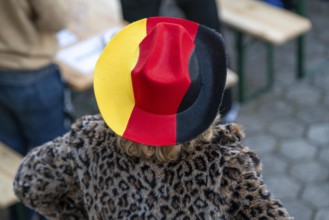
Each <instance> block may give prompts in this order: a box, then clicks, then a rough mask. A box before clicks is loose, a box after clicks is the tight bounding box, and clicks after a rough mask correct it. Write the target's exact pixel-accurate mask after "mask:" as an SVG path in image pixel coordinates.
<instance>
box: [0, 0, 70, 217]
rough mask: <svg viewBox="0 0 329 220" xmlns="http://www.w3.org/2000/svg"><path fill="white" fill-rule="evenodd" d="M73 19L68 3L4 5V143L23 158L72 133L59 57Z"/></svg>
mask: <svg viewBox="0 0 329 220" xmlns="http://www.w3.org/2000/svg"><path fill="white" fill-rule="evenodd" d="M70 18H71V15H70V12H69V8H68V4H67V2H66V1H64V0H56V1H53V0H9V1H8V0H0V27H1V28H0V141H1V142H3V143H5V144H6V145H8V146H9V147H10V148H12V149H13V150H15V151H16V152H18V153H20V154H21V155H26V153H27V152H28V151H29V150H30V149H31V148H33V147H35V146H37V145H41V144H43V143H45V142H47V141H49V140H51V139H53V138H55V137H57V136H59V135H62V134H63V133H65V132H66V131H67V130H68V128H69V126H67V125H65V123H66V122H67V121H66V117H65V116H66V114H65V109H64V96H65V95H64V91H65V84H64V82H63V80H62V78H61V74H60V72H59V69H58V66H57V65H56V64H54V55H55V53H56V51H57V48H58V45H57V39H56V32H58V31H59V30H61V29H62V28H65V27H66V26H67V24H68V22H69V20H70ZM10 210H11V219H12V220H17V219H18V217H17V215H16V214H17V213H16V211H17V210H15V209H14V208H11V209H10ZM32 214H33V213H30V215H32ZM24 215H25V216H28V215H29V214H27V213H25V214H24ZM30 218H31V217H26V219H30Z"/></svg>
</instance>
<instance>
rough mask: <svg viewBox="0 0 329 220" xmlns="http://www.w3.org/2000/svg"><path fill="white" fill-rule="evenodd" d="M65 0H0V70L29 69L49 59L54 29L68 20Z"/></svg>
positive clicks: (54, 45) (57, 29)
mask: <svg viewBox="0 0 329 220" xmlns="http://www.w3.org/2000/svg"><path fill="white" fill-rule="evenodd" d="M68 8H69V7H68V6H67V3H66V1H65V0H0V70H33V69H39V68H41V67H43V66H45V65H48V64H49V63H51V62H52V60H53V58H54V55H55V53H56V51H57V47H58V46H57V39H56V32H57V31H59V30H60V29H62V28H64V27H66V25H67V24H68V21H69V19H70V16H69V10H68Z"/></svg>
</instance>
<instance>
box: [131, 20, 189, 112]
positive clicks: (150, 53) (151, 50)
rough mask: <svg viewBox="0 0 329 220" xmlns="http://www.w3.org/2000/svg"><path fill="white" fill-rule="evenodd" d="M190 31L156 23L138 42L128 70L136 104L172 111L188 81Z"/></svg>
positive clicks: (144, 108) (156, 109) (176, 109)
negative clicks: (137, 47)
mask: <svg viewBox="0 0 329 220" xmlns="http://www.w3.org/2000/svg"><path fill="white" fill-rule="evenodd" d="M194 47H195V46H194V41H193V39H192V37H191V36H190V34H189V33H188V32H187V31H186V30H185V28H183V27H182V26H181V25H178V24H171V23H160V24H157V25H156V26H155V27H154V28H153V29H152V30H151V31H150V33H149V34H148V35H147V36H146V37H145V39H143V41H142V42H141V43H140V44H139V50H140V55H139V59H138V61H137V64H136V66H135V67H134V69H133V70H132V75H131V77H132V84H133V90H134V96H135V102H136V106H137V107H139V108H140V109H143V110H144V111H147V112H151V113H155V114H163V115H168V114H175V113H177V111H178V109H179V107H180V104H181V102H182V100H183V98H184V96H185V94H186V92H187V91H188V89H189V87H190V85H191V77H190V74H189V62H190V59H191V56H192V53H193V51H194Z"/></svg>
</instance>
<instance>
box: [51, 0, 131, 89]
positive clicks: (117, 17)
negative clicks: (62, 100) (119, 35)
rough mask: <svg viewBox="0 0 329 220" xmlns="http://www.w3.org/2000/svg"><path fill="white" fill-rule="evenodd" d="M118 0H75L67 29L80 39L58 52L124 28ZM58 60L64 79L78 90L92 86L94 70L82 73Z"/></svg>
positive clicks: (124, 23)
mask: <svg viewBox="0 0 329 220" xmlns="http://www.w3.org/2000/svg"><path fill="white" fill-rule="evenodd" d="M119 6H120V5H119V1H117V0H94V1H91V0H89V1H88V0H73V3H72V8H73V9H72V13H73V19H72V21H71V23H70V24H69V26H68V28H67V30H68V31H70V32H71V33H73V34H74V35H76V36H77V37H78V41H76V42H75V43H73V44H70V45H68V46H64V47H62V48H61V49H60V51H59V52H58V53H57V54H59V53H61V52H63V51H64V50H65V49H69V48H70V47H71V48H72V47H74V46H77V45H79V44H81V43H83V42H85V41H86V40H88V39H91V38H92V37H94V36H97V35H99V34H100V33H103V32H104V31H106V30H109V29H113V28H116V29H117V28H120V27H121V28H122V27H124V26H125V25H126V24H127V23H126V22H124V21H123V19H122V16H121V9H120V7H119ZM56 62H57V63H58V64H59V66H60V68H61V72H62V75H63V77H64V79H65V80H66V81H67V82H68V84H69V85H70V87H71V88H72V89H74V90H76V91H82V90H85V89H88V88H90V87H91V86H92V82H93V70H91V71H90V72H88V73H82V72H81V71H79V70H78V69H76V68H74V67H72V65H69V64H68V63H67V62H66V61H65V60H63V59H62V60H61V59H59V58H58V57H57V59H56Z"/></svg>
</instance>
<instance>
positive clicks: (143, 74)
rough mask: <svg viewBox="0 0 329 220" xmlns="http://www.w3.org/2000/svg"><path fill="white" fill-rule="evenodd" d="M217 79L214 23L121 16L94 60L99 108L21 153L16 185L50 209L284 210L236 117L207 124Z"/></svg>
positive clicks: (56, 212) (218, 92)
mask: <svg viewBox="0 0 329 220" xmlns="http://www.w3.org/2000/svg"><path fill="white" fill-rule="evenodd" d="M225 79H226V55H225V50H224V43H223V40H222V37H221V36H220V35H219V34H218V32H216V31H214V30H212V29H209V28H207V27H205V26H202V25H199V24H197V23H194V22H191V21H187V20H182V19H174V18H165V17H154V18H148V19H142V20H139V21H137V22H134V23H132V24H130V25H129V26H127V27H126V28H124V29H123V30H122V31H120V32H119V33H118V34H117V35H116V36H115V37H114V38H113V39H112V40H111V42H110V43H109V44H108V45H107V47H106V48H105V49H104V51H103V53H102V55H101V56H100V58H99V61H98V63H97V65H96V70H95V76H94V88H95V95H96V99H97V104H98V107H99V109H100V112H101V115H96V116H85V117H83V118H82V119H80V120H78V121H77V122H76V123H75V124H74V125H73V126H72V129H71V131H70V132H69V133H67V134H66V135H64V136H63V137H59V138H57V139H55V140H54V141H51V142H49V143H47V144H45V145H44V146H42V147H39V148H37V149H35V150H33V151H32V152H30V153H29V155H27V156H26V157H25V158H24V160H23V161H22V164H21V166H20V168H19V170H18V172H17V176H16V178H15V182H14V188H15V193H16V195H17V196H18V198H20V200H21V201H22V202H24V203H25V204H26V205H28V206H30V207H31V208H33V209H35V210H37V211H38V212H40V213H42V214H43V215H45V216H47V217H48V218H49V219H262V218H263V219H290V218H289V215H288V213H287V211H286V209H285V208H283V207H282V204H281V203H280V202H279V201H278V200H276V199H275V198H274V197H273V196H272V194H271V193H270V192H268V190H267V189H266V187H265V185H264V183H263V181H262V178H261V174H260V171H261V169H260V161H259V159H258V157H257V156H256V155H255V153H253V152H251V151H250V150H249V149H248V148H247V147H245V146H243V145H241V143H240V141H241V138H242V137H243V132H242V131H241V129H240V127H239V126H238V125H236V124H227V125H221V124H219V123H218V121H219V117H218V115H217V113H218V109H219V105H220V102H221V98H222V97H221V96H222V94H223V90H224V85H225Z"/></svg>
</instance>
